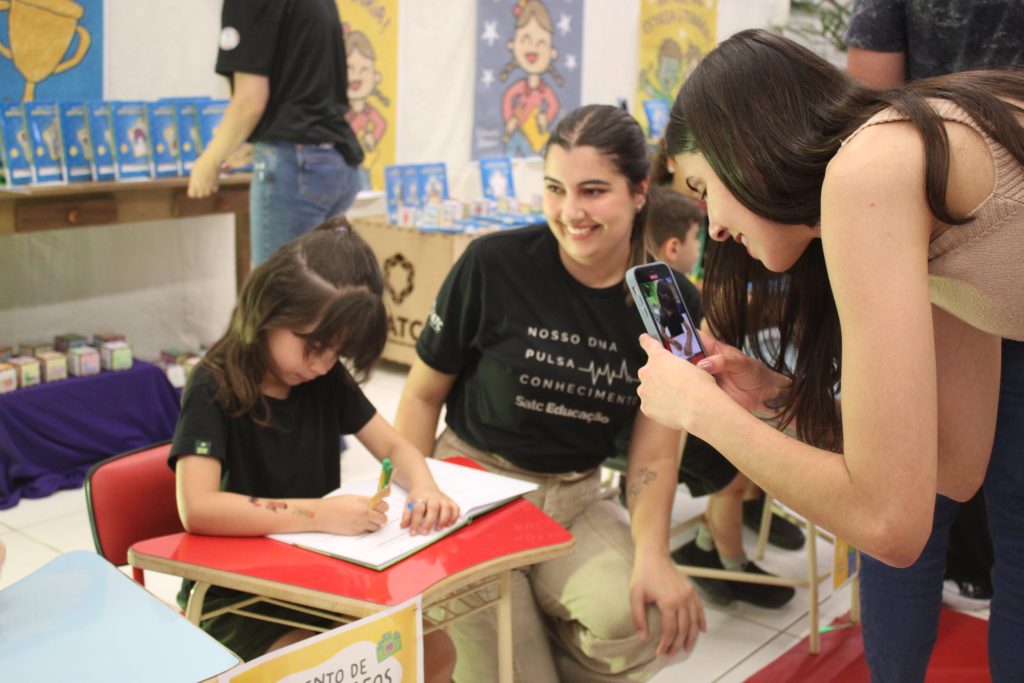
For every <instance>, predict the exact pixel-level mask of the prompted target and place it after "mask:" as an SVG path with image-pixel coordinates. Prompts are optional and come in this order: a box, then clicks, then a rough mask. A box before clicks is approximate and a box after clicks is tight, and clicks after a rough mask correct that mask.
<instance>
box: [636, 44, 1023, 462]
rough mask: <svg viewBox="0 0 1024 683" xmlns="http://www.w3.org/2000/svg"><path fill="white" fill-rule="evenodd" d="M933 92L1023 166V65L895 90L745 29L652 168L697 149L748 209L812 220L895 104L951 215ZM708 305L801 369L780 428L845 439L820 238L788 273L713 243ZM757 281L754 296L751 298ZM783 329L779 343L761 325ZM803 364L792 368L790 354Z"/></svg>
mask: <svg viewBox="0 0 1024 683" xmlns="http://www.w3.org/2000/svg"><path fill="white" fill-rule="evenodd" d="M926 98H942V99H948V100H952V101H954V102H956V103H957V104H958V105H960V106H961V107H962V108H963V109H964V110H965V111H966V112H967V113H968V114H969V115H970V116H971V117H972V118H973V119H974V121H975V122H976V123H977V124H978V125H979V126H980V127H981V128H982V129H983V130H984V131H985V132H986V133H987V134H988V135H989V136H991V137H992V138H994V139H995V140H996V141H997V142H998V143H999V144H1001V145H1003V146H1005V147H1006V148H1007V150H1009V152H1010V153H1011V154H1012V155H1013V156H1014V157H1015V158H1016V159H1017V160H1018V161H1020V162H1021V163H1024V134H1022V133H1024V131H1022V127H1021V125H1020V124H1019V123H1018V122H1017V120H1016V119H1015V114H1016V113H1020V112H1021V111H1022V110H1021V108H1020V107H1017V106H1015V105H1013V104H1009V103H1007V102H1005V101H1004V100H1003V99H1000V98H1009V99H1016V100H1022V99H1024V73H1022V72H1019V71H1010V70H1006V71H984V72H973V73H961V74H952V75H948V76H939V77H936V78H931V79H926V80H921V81H916V82H914V83H912V84H908V85H905V86H903V87H900V88H895V89H892V90H886V91H875V90H871V89H869V88H866V87H864V86H861V85H860V84H858V83H857V82H856V81H854V80H853V79H852V78H850V77H849V76H848V75H847V74H846V73H845V72H844V71H842V70H840V69H838V68H836V67H834V66H833V65H831V64H829V63H828V62H827V61H825V60H824V59H822V58H820V57H818V56H817V55H815V54H814V53H812V52H811V51H810V50H807V49H805V48H803V47H801V46H800V45H798V44H797V43H794V42H793V41H791V40H788V39H786V38H783V37H781V36H778V35H775V34H772V33H769V32H767V31H762V30H750V31H743V32H740V33H737V34H736V35H734V36H732V37H731V38H729V39H728V40H726V41H724V42H723V43H722V44H721V45H719V46H718V47H717V48H716V49H715V50H713V51H712V52H710V53H709V54H708V55H707V56H706V57H704V59H703V60H702V61H701V63H700V64H699V65H698V66H697V68H696V69H695V70H694V71H693V73H691V74H690V76H689V77H688V78H687V80H686V82H685V83H684V84H683V87H682V89H681V90H680V91H679V95H678V97H677V98H676V101H675V103H674V104H673V106H672V111H671V114H670V117H669V123H668V125H667V127H666V130H665V137H664V140H663V143H662V148H661V150H660V152H659V154H658V157H657V159H656V161H655V169H654V171H653V172H652V178H653V179H654V181H655V182H665V181H666V179H667V178H668V177H669V174H668V169H667V159H668V157H670V156H675V155H678V154H681V153H684V152H700V153H701V154H703V155H704V157H705V158H706V159H707V161H708V163H709V164H710V166H711V168H712V169H713V170H714V172H715V174H716V175H717V176H718V177H719V178H720V179H721V180H722V182H723V183H724V184H725V186H726V187H727V188H728V189H729V191H730V192H731V193H732V194H733V196H734V197H736V199H737V200H739V201H740V202H741V203H742V204H743V205H744V206H745V207H747V208H748V209H750V210H751V211H753V212H754V213H755V214H757V215H759V216H762V217H764V218H766V219H768V220H771V221H775V222H778V223H783V224H786V225H790V226H793V227H792V228H791V229H792V230H807V229H810V228H809V227H807V226H815V225H817V224H818V223H819V222H820V219H821V188H822V184H823V182H824V177H825V169H826V166H827V165H828V163H829V161H830V160H831V159H832V157H833V156H835V154H836V153H837V152H838V151H839V148H840V145H841V144H842V141H843V140H844V139H845V138H847V137H848V136H850V135H851V134H852V133H853V132H854V131H855V130H857V128H858V127H859V126H860V125H861V124H863V123H864V122H865V121H867V120H868V119H869V118H870V117H871V116H872V115H874V114H875V113H877V112H879V111H881V110H883V109H885V108H887V107H893V108H895V109H896V110H897V111H899V112H900V113H902V114H904V115H905V116H907V118H908V119H909V120H910V122H912V123H913V124H914V125H915V126H916V127H917V128H918V130H919V131H920V134H921V138H922V140H923V142H924V149H925V159H926V171H925V173H926V176H925V177H926V185H925V188H926V193H927V199H928V206H929V208H930V209H931V211H932V213H933V214H934V215H935V217H936V218H937V219H938V220H940V221H943V222H945V223H949V224H963V223H966V222H968V221H969V220H970V219H967V218H956V217H954V216H953V215H952V214H951V213H950V210H949V207H948V205H947V204H946V197H945V196H946V183H947V176H948V172H949V141H948V139H947V137H946V132H945V128H944V126H943V122H942V119H941V117H939V116H938V115H937V114H936V113H935V112H934V110H933V109H932V107H931V106H930V105H929V103H928V102H927V100H926ZM705 258H706V260H705V275H706V282H705V289H704V296H705V312H706V319H707V320H708V323H709V324H710V327H711V331H712V332H713V333H714V334H715V335H716V336H718V337H719V338H721V339H723V340H724V341H727V342H729V343H731V344H734V345H736V346H741V345H742V344H743V342H744V340H746V341H748V342H749V343H750V345H751V347H752V348H753V349H754V352H755V354H756V355H757V356H758V357H760V358H761V359H762V360H765V361H766V362H767V363H769V365H771V366H772V367H774V368H775V369H777V370H780V371H784V372H786V373H787V374H789V375H790V376H791V377H792V378H793V385H792V388H791V390H790V391H789V392H787V393H786V394H785V395H784V396H782V397H780V399H779V404H778V406H776V407H778V408H779V409H780V410H781V411H782V418H783V420H782V422H783V425H785V424H788V423H790V422H792V421H793V420H794V419H795V420H796V427H797V432H798V434H799V436H800V438H801V439H802V440H804V441H807V442H809V443H813V444H816V445H818V446H820V447H823V448H829V449H832V450H840V449H841V448H842V423H841V420H840V417H839V415H838V414H837V412H836V410H835V402H834V399H835V395H836V392H837V390H838V385H839V379H840V374H841V339H840V329H839V317H838V314H837V312H836V307H835V300H834V298H833V296H832V291H831V288H830V286H829V280H828V273H827V271H826V269H825V261H824V254H823V252H822V249H821V243H820V240H812V241H811V245H810V246H809V247H808V248H807V250H806V251H805V252H804V254H803V255H802V256H801V258H800V259H798V261H797V262H796V264H794V266H793V267H792V268H791V269H790V270H789V271H788V272H787V273H785V274H784V275H782V276H781V277H780V276H779V275H778V274H776V273H771V272H769V271H768V270H767V269H765V268H764V267H763V266H762V265H761V264H760V263H759V262H757V261H754V260H753V259H751V258H750V257H749V255H748V254H747V253H746V250H745V249H743V247H742V246H740V245H738V244H735V243H734V242H732V241H726V242H714V243H710V244H709V245H708V249H707V254H706V257H705ZM748 288H749V301H748ZM769 326H776V327H778V330H779V334H780V337H779V340H778V343H772V344H771V345H770V348H768V345H766V344H765V343H764V342H763V339H762V337H761V335H759V334H758V331H759V330H761V329H763V328H765V327H769ZM790 349H793V350H795V351H796V367H795V368H792V369H789V370H786V368H785V357H786V352H787V350H790Z"/></svg>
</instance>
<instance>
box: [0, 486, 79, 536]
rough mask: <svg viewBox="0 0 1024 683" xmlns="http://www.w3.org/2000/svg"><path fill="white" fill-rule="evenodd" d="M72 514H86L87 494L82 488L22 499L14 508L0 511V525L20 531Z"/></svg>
mask: <svg viewBox="0 0 1024 683" xmlns="http://www.w3.org/2000/svg"><path fill="white" fill-rule="evenodd" d="M72 513H81V514H85V494H84V493H83V491H82V489H81V488H77V489H65V490H63V491H57V492H56V493H54V494H53V495H52V496H47V497H46V498H22V499H21V500H20V501H18V504H17V505H15V506H14V507H12V508H10V509H7V510H0V524H4V525H6V526H8V527H11V528H14V529H20V528H22V527H26V526H29V525H30V524H36V523H38V522H45V521H47V520H50V519H54V518H55V517H64V516H66V515H69V514H72Z"/></svg>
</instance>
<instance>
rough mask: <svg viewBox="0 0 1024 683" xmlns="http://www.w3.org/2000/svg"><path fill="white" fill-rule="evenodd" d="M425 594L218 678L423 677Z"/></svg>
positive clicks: (233, 682)
mask: <svg viewBox="0 0 1024 683" xmlns="http://www.w3.org/2000/svg"><path fill="white" fill-rule="evenodd" d="M422 652H423V618H422V597H421V596H417V597H415V598H413V599H412V600H409V601H407V602H404V603H402V604H401V605H398V606H396V607H392V608H391V609H389V610H385V611H383V612H379V613H377V614H374V615H373V616H370V617H366V618H365V619H360V620H359V621H354V622H352V623H351V624H348V625H346V626H341V627H339V628H336V629H334V630H332V631H327V632H326V633H321V634H320V635H318V636H313V637H312V638H307V639H306V640H303V641H300V642H298V643H295V644H294V645H289V646H288V647H284V648H281V649H280V650H275V651H274V652H271V653H269V654H265V655H263V656H262V657H259V658H257V659H254V660H252V661H251V662H247V663H245V664H242V665H240V666H237V667H235V668H234V669H232V670H231V671H228V672H227V673H226V674H223V675H222V676H221V677H220V679H219V681H220V683H309V682H310V681H331V683H348V682H349V681H353V683H355V682H360V683H361V682H362V681H371V682H373V681H379V682H380V683H420V682H421V681H422V680H423V654H422Z"/></svg>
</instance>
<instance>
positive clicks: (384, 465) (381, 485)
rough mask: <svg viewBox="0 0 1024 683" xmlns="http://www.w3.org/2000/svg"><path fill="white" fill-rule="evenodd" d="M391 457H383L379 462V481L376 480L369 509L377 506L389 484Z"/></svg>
mask: <svg viewBox="0 0 1024 683" xmlns="http://www.w3.org/2000/svg"><path fill="white" fill-rule="evenodd" d="M391 474H392V469H391V459H390V458H384V460H383V462H381V464H380V481H378V482H377V493H375V494H373V497H372V498H370V509H371V510H372V509H373V508H375V507H377V505H378V504H379V503H380V501H381V500H383V498H384V490H385V489H387V487H388V486H390V485H391Z"/></svg>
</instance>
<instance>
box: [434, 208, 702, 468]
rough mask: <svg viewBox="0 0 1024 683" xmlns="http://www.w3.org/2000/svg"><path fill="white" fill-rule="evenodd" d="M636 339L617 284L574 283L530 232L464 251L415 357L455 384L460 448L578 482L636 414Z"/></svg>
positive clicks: (453, 420)
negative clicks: (578, 474) (573, 474)
mask: <svg viewBox="0 0 1024 683" xmlns="http://www.w3.org/2000/svg"><path fill="white" fill-rule="evenodd" d="M691 289H692V287H691ZM688 291H689V290H688ZM692 293H693V294H696V290H695V289H693V292H692ZM684 299H686V303H687V305H688V306H689V305H690V304H691V302H692V303H693V304H695V305H697V306H699V302H698V301H697V300H696V299H695V298H694V297H693V296H689V297H687V296H684ZM643 331H644V327H643V323H642V322H641V319H640V315H639V313H638V312H637V311H636V309H635V307H634V305H633V304H632V302H631V300H629V294H628V293H627V291H626V288H625V287H624V285H623V284H622V283H621V282H620V283H618V284H616V285H613V286H611V287H606V288H602V289H594V288H590V287H586V286H584V285H583V284H581V283H580V282H579V281H577V280H576V279H575V278H573V277H572V276H571V275H570V274H569V273H568V271H566V270H565V267H564V266H563V265H562V262H561V260H560V259H559V255H558V244H557V242H556V241H555V238H554V236H553V235H552V234H551V232H550V230H549V228H548V226H547V225H537V226H531V227H528V228H522V229H518V230H509V231H505V232H501V233H497V234H494V235H487V236H484V237H480V238H478V239H476V240H474V241H473V242H471V243H470V244H469V246H468V248H467V249H466V251H465V252H464V253H463V255H462V256H461V257H460V258H459V260H458V261H457V262H456V264H455V265H454V266H453V267H452V270H451V271H450V272H449V274H448V277H447V278H446V279H445V282H444V284H443V285H442V286H441V291H440V292H439V294H438V296H437V300H436V301H435V303H434V308H433V310H432V311H431V313H430V315H429V317H428V319H427V324H426V325H425V326H424V328H423V331H422V332H421V333H420V337H419V340H418V341H417V344H416V350H417V353H418V354H419V356H420V358H421V359H422V360H423V361H424V362H425V363H426V364H427V365H428V366H430V367H431V368H434V369H435V370H437V371H439V372H443V373H448V374H457V375H458V377H457V379H456V381H455V383H454V385H453V387H452V390H451V392H450V393H449V395H448V397H447V401H446V407H447V413H446V420H447V423H448V425H449V426H450V427H451V428H452V429H453V430H454V431H455V433H456V434H458V435H459V436H460V437H461V438H463V439H465V440H466V441H468V442H469V443H470V444H472V445H474V446H476V447H478V448H481V449H484V450H487V451H492V452H495V453H498V454H500V455H501V456H503V457H504V458H506V459H508V460H509V461H511V462H512V463H514V464H516V465H518V466H520V467H523V468H525V469H529V470H532V471H536V472H570V471H585V470H588V469H591V468H594V467H597V466H598V465H600V464H601V462H602V461H603V460H605V459H606V458H609V457H614V456H615V453H616V448H615V438H616V435H617V434H619V432H620V431H621V430H623V429H624V428H626V427H628V426H629V425H630V424H631V423H632V420H633V417H634V415H635V414H636V411H637V409H638V408H639V404H640V401H639V399H638V398H637V395H636V389H637V385H638V380H637V377H636V374H637V370H638V369H639V368H640V367H641V366H642V365H643V364H644V363H645V362H646V354H645V353H644V352H643V349H641V348H640V345H639V341H638V339H639V336H640V334H641V333H643Z"/></svg>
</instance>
